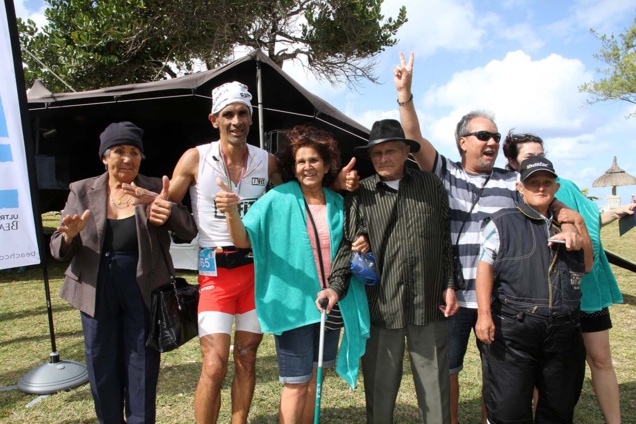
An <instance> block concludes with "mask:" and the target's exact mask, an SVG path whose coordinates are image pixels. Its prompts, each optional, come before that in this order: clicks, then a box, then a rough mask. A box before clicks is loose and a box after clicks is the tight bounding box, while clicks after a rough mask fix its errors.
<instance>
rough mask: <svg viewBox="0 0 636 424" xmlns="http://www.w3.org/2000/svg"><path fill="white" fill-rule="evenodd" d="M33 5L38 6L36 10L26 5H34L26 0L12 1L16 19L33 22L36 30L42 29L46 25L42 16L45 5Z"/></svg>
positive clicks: (41, 3) (45, 20) (40, 3)
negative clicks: (36, 27)
mask: <svg viewBox="0 0 636 424" xmlns="http://www.w3.org/2000/svg"><path fill="white" fill-rule="evenodd" d="M35 3H38V4H39V7H38V8H36V9H34V8H33V7H30V6H29V5H28V4H34V2H29V1H27V0H14V1H13V5H14V7H15V14H16V16H17V17H18V18H22V19H24V20H27V19H31V20H33V21H34V22H35V23H36V24H37V26H38V28H42V27H43V26H44V25H46V24H47V23H48V20H47V19H46V17H45V16H44V10H45V9H46V5H45V4H44V2H35Z"/></svg>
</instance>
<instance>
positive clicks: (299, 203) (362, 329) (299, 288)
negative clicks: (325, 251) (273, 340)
mask: <svg viewBox="0 0 636 424" xmlns="http://www.w3.org/2000/svg"><path fill="white" fill-rule="evenodd" d="M324 194H325V200H326V203H327V222H328V224H329V232H330V237H331V260H332V261H333V259H334V257H335V255H336V252H337V251H338V247H339V246H340V241H341V240H342V235H343V228H344V212H343V209H344V204H343V203H344V202H343V199H342V197H341V196H340V195H339V194H337V193H335V192H333V191H331V190H329V189H324ZM243 224H244V225H245V228H246V229H247V232H248V234H249V236H250V241H251V243H252V250H253V251H254V271H255V287H254V294H255V298H256V299H255V301H256V313H257V315H258V320H259V322H260V324H261V328H262V330H263V332H265V333H273V334H281V333H282V332H283V331H287V330H291V329H294V328H298V327H302V326H305V325H309V324H314V323H317V322H320V312H318V309H317V308H316V305H315V300H316V294H317V293H318V292H319V291H320V290H321V287H320V282H319V279H318V269H317V268H316V262H315V260H314V256H313V250H312V248H311V243H310V241H309V235H308V234H307V215H306V211H305V202H304V198H303V195H302V192H301V190H300V185H299V184H298V182H296V181H291V182H288V183H286V184H283V185H280V186H278V187H275V188H274V189H272V190H270V191H269V192H267V193H266V194H265V195H264V196H263V197H261V198H260V199H259V200H258V201H256V203H254V205H252V207H250V209H249V211H248V213H247V214H246V215H245V217H244V218H243ZM339 304H340V310H341V312H342V318H343V321H344V325H345V327H344V330H345V331H344V335H343V339H342V343H341V346H340V352H339V353H338V362H337V366H336V371H337V372H338V374H340V376H341V377H342V378H343V379H344V380H345V381H346V382H347V383H349V385H350V386H351V388H355V384H356V381H357V378H358V366H359V360H360V357H361V356H362V355H363V354H364V352H365V346H366V339H367V338H368V337H369V307H368V303H367V297H366V292H365V289H364V285H363V284H362V283H360V282H358V281H356V280H352V281H351V284H350V287H349V292H348V294H347V296H346V297H345V298H344V299H342V300H340V302H339Z"/></svg>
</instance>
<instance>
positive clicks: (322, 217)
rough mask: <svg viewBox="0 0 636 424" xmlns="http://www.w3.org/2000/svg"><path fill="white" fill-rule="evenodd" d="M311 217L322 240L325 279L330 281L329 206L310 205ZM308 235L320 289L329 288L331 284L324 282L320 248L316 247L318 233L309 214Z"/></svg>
mask: <svg viewBox="0 0 636 424" xmlns="http://www.w3.org/2000/svg"><path fill="white" fill-rule="evenodd" d="M308 206H309V210H310V211H311V215H312V216H313V217H314V222H315V223H316V227H317V229H318V237H319V238H320V250H321V252H322V264H323V266H324V268H325V277H326V278H327V279H329V272H330V271H331V239H330V235H329V224H328V223H327V205H308ZM307 234H309V241H310V242H311V249H312V250H313V252H314V261H316V269H317V270H318V280H319V281H320V287H329V282H328V281H326V282H323V281H322V273H321V272H320V258H319V257H318V248H317V245H316V233H315V231H314V226H313V225H312V224H311V219H310V218H309V214H308V215H307Z"/></svg>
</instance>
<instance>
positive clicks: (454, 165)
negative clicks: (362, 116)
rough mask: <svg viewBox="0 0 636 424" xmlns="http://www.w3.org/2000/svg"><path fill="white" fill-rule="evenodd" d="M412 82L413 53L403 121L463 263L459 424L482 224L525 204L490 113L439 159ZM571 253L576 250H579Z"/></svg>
mask: <svg viewBox="0 0 636 424" xmlns="http://www.w3.org/2000/svg"><path fill="white" fill-rule="evenodd" d="M412 77H413V53H411V55H410V57H409V61H408V63H407V62H406V61H405V60H404V55H403V54H402V53H400V65H398V66H397V67H396V68H395V70H394V82H395V87H396V89H397V92H398V99H397V102H398V105H399V108H400V119H401V121H402V125H403V127H404V132H405V134H406V136H407V137H409V138H411V139H413V140H416V141H418V143H419V144H420V146H421V149H420V150H419V151H417V152H415V153H413V157H414V158H415V160H416V161H417V163H418V165H419V166H420V168H421V169H422V170H424V171H430V172H433V173H435V175H437V176H438V177H439V179H440V180H441V181H442V183H443V184H444V188H445V189H446V191H447V193H448V198H449V207H450V215H451V237H452V244H453V254H454V256H456V257H457V258H458V259H459V263H460V264H461V266H460V267H459V268H460V269H459V273H458V274H459V278H455V283H456V284H455V289H456V291H455V293H456V296H457V302H458V304H459V306H460V307H461V308H460V310H459V311H458V312H457V313H456V314H455V315H454V316H453V317H452V318H451V319H450V320H449V323H448V327H449V330H448V331H449V355H450V356H449V367H450V381H451V418H452V423H453V424H456V423H458V404H459V378H458V374H459V372H460V371H461V370H462V368H463V361H464V355H465V354H466V349H467V346H468V340H469V338H470V332H471V330H472V329H473V328H474V327H475V323H476V322H477V298H476V293H475V277H476V273H477V263H478V261H479V259H478V257H479V247H480V245H479V241H480V239H479V237H480V232H481V229H482V223H483V221H484V219H486V218H488V217H489V216H490V215H491V214H493V213H495V212H497V211H499V210H500V209H504V208H514V207H515V206H516V204H517V202H518V201H520V200H521V199H520V198H519V196H518V192H517V190H516V182H517V179H518V175H517V173H516V172H514V171H508V170H505V169H501V168H496V167H495V166H494V165H495V160H496V159H497V155H498V153H499V142H500V141H501V134H500V133H499V132H498V130H497V126H496V125H495V122H494V117H493V116H492V114H489V113H486V112H481V111H473V112H470V113H468V114H467V115H464V116H463V117H462V118H461V120H460V121H459V123H458V124H457V128H456V131H455V141H456V144H457V150H458V151H459V154H460V156H461V161H459V162H453V161H451V160H450V159H448V158H446V157H445V156H443V155H440V154H439V153H438V152H437V150H436V149H435V147H434V146H433V145H432V144H431V142H430V141H428V140H427V139H426V138H424V136H423V135H422V133H421V131H420V126H419V121H418V119H417V114H416V112H415V107H414V105H413V94H412V92H411V82H412ZM555 206H557V207H556V208H555V210H559V211H560V210H561V209H562V206H563V204H562V203H560V202H559V203H558V204H557V205H555ZM568 212H569V213H568V215H567V218H569V220H568V219H566V215H565V214H559V213H558V212H557V215H558V218H559V221H560V222H561V224H565V223H566V222H570V223H573V221H574V220H577V219H582V218H581V217H580V215H578V214H576V213H575V212H573V211H571V210H568ZM577 215H578V216H577ZM563 230H564V232H567V231H574V232H576V229H575V228H574V226H573V225H570V226H568V225H564V227H563ZM567 248H568V250H578V249H580V248H581V246H580V245H577V246H567ZM586 248H587V247H586ZM590 248H591V246H590ZM462 277H463V278H462ZM485 422H486V410H485V408H483V410H482V423H485Z"/></svg>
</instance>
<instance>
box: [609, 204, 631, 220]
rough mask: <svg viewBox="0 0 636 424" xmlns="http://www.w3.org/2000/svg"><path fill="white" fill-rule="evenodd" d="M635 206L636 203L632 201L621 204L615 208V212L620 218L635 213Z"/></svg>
mask: <svg viewBox="0 0 636 424" xmlns="http://www.w3.org/2000/svg"><path fill="white" fill-rule="evenodd" d="M634 208H636V203H630V204H629V205H623V206H619V207H618V208H616V209H614V212H615V213H616V215H617V216H618V217H619V218H622V217H624V216H625V215H634Z"/></svg>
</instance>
